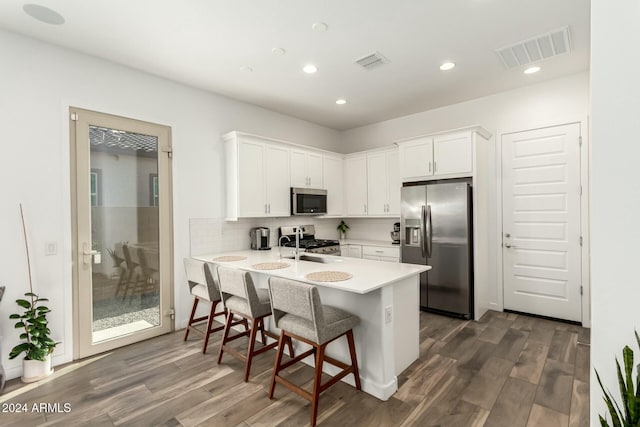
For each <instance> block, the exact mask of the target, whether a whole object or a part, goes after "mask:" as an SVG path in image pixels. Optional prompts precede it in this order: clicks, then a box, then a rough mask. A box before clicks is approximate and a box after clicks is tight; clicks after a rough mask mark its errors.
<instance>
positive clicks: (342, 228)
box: [337, 220, 349, 240]
mask: <svg viewBox="0 0 640 427" xmlns="http://www.w3.org/2000/svg"><path fill="white" fill-rule="evenodd" d="M337 229H338V231H339V232H340V240H346V239H347V230H348V229H349V226H348V225H347V223H346V222H344V221H342V220H341V221H340V224H338V227H337Z"/></svg>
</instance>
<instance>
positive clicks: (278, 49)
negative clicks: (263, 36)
mask: <svg viewBox="0 0 640 427" xmlns="http://www.w3.org/2000/svg"><path fill="white" fill-rule="evenodd" d="M271 53H273V54H274V55H278V56H282V55H284V54H285V53H287V51H286V50H284V49H283V48H281V47H274V48H273V49H271Z"/></svg>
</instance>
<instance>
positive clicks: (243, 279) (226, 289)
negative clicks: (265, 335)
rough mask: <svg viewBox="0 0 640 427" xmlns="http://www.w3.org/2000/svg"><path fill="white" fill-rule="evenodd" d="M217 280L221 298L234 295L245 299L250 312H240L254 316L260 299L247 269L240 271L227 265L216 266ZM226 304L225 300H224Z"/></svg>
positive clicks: (257, 311)
mask: <svg viewBox="0 0 640 427" xmlns="http://www.w3.org/2000/svg"><path fill="white" fill-rule="evenodd" d="M218 280H219V281H220V292H221V293H222V300H223V301H225V300H226V299H228V298H230V297H232V296H235V297H238V298H242V299H243V300H245V302H246V304H247V307H248V309H249V311H250V313H242V314H246V315H249V316H251V317H256V316H257V315H258V313H259V308H258V307H259V306H260V300H259V298H258V293H257V292H256V287H255V285H254V284H253V279H251V275H250V274H249V272H248V271H242V270H238V269H235V268H229V267H223V266H220V267H218ZM225 306H226V302H225Z"/></svg>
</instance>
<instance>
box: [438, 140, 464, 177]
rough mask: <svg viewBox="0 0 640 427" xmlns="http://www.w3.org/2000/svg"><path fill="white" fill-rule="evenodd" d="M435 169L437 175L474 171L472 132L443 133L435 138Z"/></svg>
mask: <svg viewBox="0 0 640 427" xmlns="http://www.w3.org/2000/svg"><path fill="white" fill-rule="evenodd" d="M433 156H434V171H435V174H436V175H448V174H460V173H469V174H471V172H472V171H473V142H472V140H471V134H470V133H457V134H452V135H443V136H439V137H435V138H434V139H433Z"/></svg>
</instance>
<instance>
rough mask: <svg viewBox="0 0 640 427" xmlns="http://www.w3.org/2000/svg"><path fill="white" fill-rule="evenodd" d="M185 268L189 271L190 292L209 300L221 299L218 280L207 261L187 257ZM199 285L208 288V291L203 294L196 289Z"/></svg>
mask: <svg viewBox="0 0 640 427" xmlns="http://www.w3.org/2000/svg"><path fill="white" fill-rule="evenodd" d="M184 270H185V272H186V273H187V282H188V283H189V292H191V293H192V294H193V295H195V296H198V297H200V298H204V299H208V300H209V301H220V298H221V297H220V288H219V287H218V281H217V280H216V279H215V276H214V275H213V274H212V272H211V269H210V267H209V265H208V264H207V263H205V262H202V261H198V260H195V259H193V258H185V259H184ZM198 286H200V287H204V288H205V289H206V293H205V294H201V292H198V291H197V290H195V289H196V288H197V287H198ZM194 290H195V291H194ZM194 292H195V293H194ZM207 297H208V298H207Z"/></svg>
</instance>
